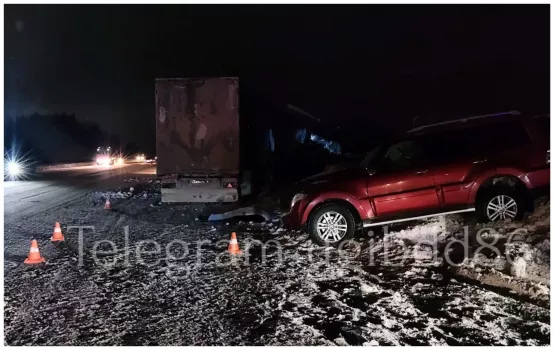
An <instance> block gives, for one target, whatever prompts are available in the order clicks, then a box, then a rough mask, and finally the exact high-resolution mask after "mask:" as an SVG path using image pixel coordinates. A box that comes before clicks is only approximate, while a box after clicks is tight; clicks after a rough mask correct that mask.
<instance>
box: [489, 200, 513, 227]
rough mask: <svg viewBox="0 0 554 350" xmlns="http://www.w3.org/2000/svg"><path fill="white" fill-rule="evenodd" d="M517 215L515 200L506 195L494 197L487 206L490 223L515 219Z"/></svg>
mask: <svg viewBox="0 0 554 350" xmlns="http://www.w3.org/2000/svg"><path fill="white" fill-rule="evenodd" d="M516 215H517V203H516V201H515V199H513V198H512V197H510V196H507V195H505V194H501V195H498V196H496V197H493V198H492V199H491V200H490V201H489V204H488V205H487V216H488V217H489V220H490V221H496V220H504V219H513V218H515V217H516Z"/></svg>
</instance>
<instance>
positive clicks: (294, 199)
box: [290, 193, 306, 209]
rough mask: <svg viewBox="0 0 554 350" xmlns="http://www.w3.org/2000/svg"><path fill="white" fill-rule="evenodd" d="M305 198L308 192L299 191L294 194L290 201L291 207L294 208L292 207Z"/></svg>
mask: <svg viewBox="0 0 554 350" xmlns="http://www.w3.org/2000/svg"><path fill="white" fill-rule="evenodd" d="M304 198H306V194H305V193H297V194H295V195H294V197H292V201H291V202H290V208H291V209H292V207H294V205H295V204H296V203H297V202H299V201H301V200H303V199H304Z"/></svg>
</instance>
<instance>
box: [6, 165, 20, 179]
mask: <svg viewBox="0 0 554 350" xmlns="http://www.w3.org/2000/svg"><path fill="white" fill-rule="evenodd" d="M22 171H23V168H22V167H21V164H19V163H17V162H8V175H9V176H13V177H17V176H19V175H21V173H22Z"/></svg>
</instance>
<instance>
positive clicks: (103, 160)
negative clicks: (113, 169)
mask: <svg viewBox="0 0 554 350" xmlns="http://www.w3.org/2000/svg"><path fill="white" fill-rule="evenodd" d="M96 164H98V165H110V158H109V157H97V158H96Z"/></svg>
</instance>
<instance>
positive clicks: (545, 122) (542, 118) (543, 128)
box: [533, 115, 550, 140]
mask: <svg viewBox="0 0 554 350" xmlns="http://www.w3.org/2000/svg"><path fill="white" fill-rule="evenodd" d="M533 120H534V121H535V124H536V125H537V128H538V129H539V131H540V132H541V133H542V134H543V135H544V136H545V137H546V138H547V139H548V140H550V116H547V115H539V116H537V117H535V118H533Z"/></svg>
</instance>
